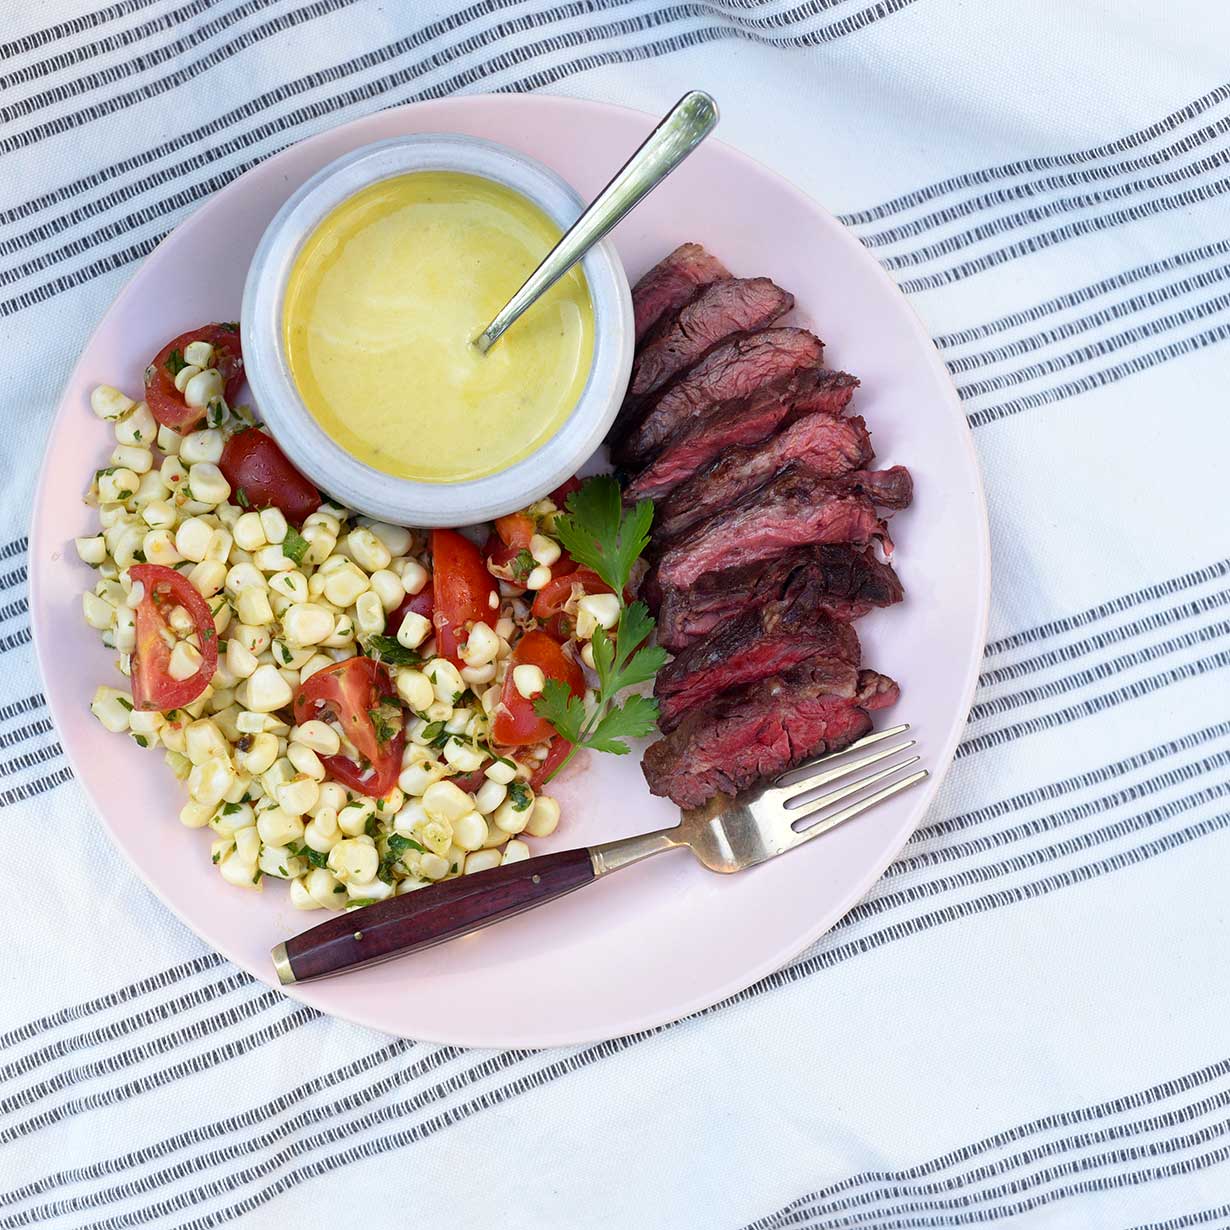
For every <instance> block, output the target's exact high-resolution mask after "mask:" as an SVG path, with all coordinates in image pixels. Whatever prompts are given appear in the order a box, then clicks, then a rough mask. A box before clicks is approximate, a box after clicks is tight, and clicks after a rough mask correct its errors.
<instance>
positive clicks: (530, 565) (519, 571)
mask: <svg viewBox="0 0 1230 1230" xmlns="http://www.w3.org/2000/svg"><path fill="white" fill-rule="evenodd" d="M509 567H510V568H511V569H512V578H513V580H514V581H516V582H517V584H518V585H520V584H522V583H523V582H524V581H525V579H526V577H528V576H529V575H530V573H531V572H533V571H534V569H535V568H537V567H538V561H537V560H536V559H535V558H534V557H533V556H532V555H531V554H530V553H529V552H528V551H527V550H526V549H525V548H524V547H522V548H521V550H520V551H518V552H517V554H516V555H514V556H513V557H512V559H511V560H510V561H509Z"/></svg>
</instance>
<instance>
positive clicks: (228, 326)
mask: <svg viewBox="0 0 1230 1230" xmlns="http://www.w3.org/2000/svg"><path fill="white" fill-rule="evenodd" d="M218 328H220V329H225V330H226V331H227V332H228V333H238V332H239V324H238V322H237V321H234V320H224V321H223V322H222V323H221V324H220V325H219V326H218Z"/></svg>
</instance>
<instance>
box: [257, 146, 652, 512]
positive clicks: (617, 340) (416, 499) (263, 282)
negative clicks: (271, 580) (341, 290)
mask: <svg viewBox="0 0 1230 1230" xmlns="http://www.w3.org/2000/svg"><path fill="white" fill-rule="evenodd" d="M410 171H462V172H466V173H468V174H471V175H479V176H482V177H484V178H486V179H490V180H495V181H496V182H497V183H501V184H504V185H506V186H508V187H509V188H512V189H514V190H515V191H517V192H520V193H521V194H522V195H523V196H525V197H527V198H528V199H529V200H531V201H533V202H534V204H536V205H537V206H538V207H539V208H540V209H542V210H543V212H544V213H546V214H547V215H548V217H550V218H551V219H552V220H553V221H555V222H556V223H558V225H559V226H560V227H561V228H564V229H566V228H567V227H569V226H570V225H571V224H572V223H573V222H574V221H575V220H576V218H577V216H578V215H579V214H580V212H581V209H582V201H581V198H580V197H579V196H578V195H577V193H576V192H575V191H574V190H573V189H572V188H571V187H569V185H568V184H567V183H565V181H564V180H563V179H561V178H560V177H559V176H558V175H556V174H555V172H554V171H552V170H550V169H548V168H547V167H545V166H543V164H542V163H540V162H537V161H535V159H533V158H530V157H527V156H526V155H525V154H521V153H518V152H517V151H516V150H513V149H510V148H508V147H507V146H504V145H497V144H495V143H494V142H492V141H483V140H480V139H479V138H477V137H467V136H460V135H453V134H447V133H423V134H419V135H416V136H408V137H395V138H393V139H392V140H389V141H379V142H377V143H376V144H374V145H367V146H364V147H363V148H362V149H357V150H355V151H354V152H353V153H350V154H347V155H345V156H344V157H342V158H339V159H337V161H336V162H331V163H330V164H329V165H328V166H326V167H323V168H322V169H321V170H320V171H318V172H317V173H316V174H315V175H313V176H312V178H311V179H309V180H308V181H307V182H306V183H305V184H303V186H302V187H301V188H299V189H298V191H297V192H295V193H294V194H293V195H292V196H291V197H290V199H289V200H288V201H287V202H286V203H285V204H284V205H283V206H282V208H281V209H279V210H278V212H277V214H276V215H275V216H274V218H273V221H272V222H270V224H269V227H268V229H267V230H266V231H265V234H264V236H263V237H262V239H261V241H260V245H259V246H258V247H257V249H256V255H255V256H254V257H253V259H252V264H251V266H250V267H249V269H248V277H247V282H246V283H245V285H244V292H243V325H242V328H243V352H244V364H245V367H246V369H247V376H248V383H249V385H250V386H251V389H252V394H253V397H254V399H255V402H256V407H257V411H258V413H259V414H260V417H261V418H262V420H263V421H264V422H265V424H266V425H267V426H268V428H269V430H270V431H271V432H272V433H273V435H274V437H275V438H276V440H277V442H278V443H279V444H280V445H281V446H282V449H283V450H284V451H285V453H286V455H287V456H288V457H289V458H290V459H291V461H293V462H294V463H295V465H296V466H297V467H298V468H299V469H300V470H301V471H302V472H303V473H304V474H306V475H307V476H308V478H310V479H311V480H312V481H313V482H314V483H315V484H316V485H317V486H318V487H320V488H321V489H322V490H323V491H325V492H327V493H328V494H329V495H331V496H333V497H334V498H335V499H337V500H340V501H341V502H342V503H343V504H346V505H348V506H349V507H351V508H355V509H358V510H359V511H360V512H364V513H367V514H369V515H370V516H373V517H378V518H380V519H381V520H384V521H391V522H394V523H396V524H399V525H423V526H428V525H450V526H453V525H469V524H473V523H474V522H478V521H489V520H491V519H492V518H493V517H498V516H501V515H502V514H504V513H508V512H513V511H515V510H516V509H518V508H524V507H525V505H527V504H530V503H532V502H533V501H534V500H536V499H539V498H540V497H541V496H543V495H545V494H546V493H547V492H548V491H551V490H552V489H553V488H555V487H558V486H559V484H560V483H562V482H563V481H564V480H565V479H567V478H569V477H571V476H572V475H573V474H575V473H576V472H577V470H579V469H580V468H581V466H582V465H583V464H584V463H585V461H586V460H587V459H588V458H589V457H590V456H591V455H592V454H593V453H594V452H596V451H597V449H598V446H599V445H600V444H601V443H602V439H603V437H604V436H605V435H606V432H607V429H608V428H609V427H610V425H611V422H612V421H613V419H614V418H615V414H616V412H617V411H618V409H619V405H620V402H621V400H622V399H623V394H624V389H625V387H626V386H627V383H628V375H629V372H630V371H631V367H632V345H633V323H632V297H631V294H630V292H629V290H628V279H627V277H626V275H625V274H624V269H623V265H622V264H621V262H620V259H619V256H618V255H617V254H616V251H615V246H614V244H613V243H612V241H611V240H609V239H608V240H606V241H605V242H603V243H601V244H597V245H595V246H594V247H593V248H591V249H590V251H589V252H588V253H587V254H586V256H585V258H584V260H583V261H582V264H581V267H582V269H583V271H584V273H585V278H586V280H587V282H588V284H589V293H590V297H591V299H592V301H593V308H594V356H593V361H592V364H591V366H590V371H589V378H588V380H587V381H586V383H585V387H584V389H583V390H582V392H581V397H580V400H579V401H578V402H577V404H576V406H575V407H574V408H573V410H572V413H571V414H570V415H569V416H568V418H567V420H566V421H565V422H564V425H563V426H562V427H561V428H560V429H559V430H558V431H557V432H556V433H555V435H553V436H552V437H551V438H550V439H549V440H548V441H547V442H546V443H545V444H543V445H542V446H541V447H540V448H539V449H537V450H536V451H535V452H533V453H531V454H530V455H529V456H528V457H526V458H524V459H523V460H521V461H519V462H517V463H516V464H514V465H512V466H509V467H508V468H507V469H504V470H501V471H500V472H499V473H497V474H491V475H488V476H486V477H484V478H477V479H472V480H469V481H466V482H460V483H421V482H415V481H413V480H410V479H404V478H397V477H396V476H394V475H391V474H385V473H383V472H382V471H380V470H376V469H373V468H372V467H371V466H369V465H366V464H364V463H363V462H361V461H359V460H358V459H357V458H355V457H353V456H352V455H351V454H350V453H348V452H347V451H346V450H345V449H343V448H342V447H341V446H340V445H339V444H337V443H336V442H335V441H334V440H332V439H331V438H330V437H329V436H328V435H326V434H325V432H324V430H323V429H322V428H321V427H320V425H319V423H317V421H316V420H315V419H314V418H313V417H312V415H311V413H310V412H309V411H308V409H307V407H306V406H305V405H304V404H303V400H302V398H301V397H300V396H299V392H298V389H297V388H296V386H295V382H294V379H293V378H292V376H291V373H290V368H289V366H288V364H287V361H286V353H285V348H284V345H283V339H282V303H283V298H284V295H285V290H286V282H287V278H288V276H289V273H290V270H291V266H292V265H293V264H294V261H295V257H296V256H297V255H298V252H299V249H300V246H301V245H302V244H303V242H304V240H305V239H307V237H308V236H309V235H310V234H311V233H312V232H313V231H314V230H315V228H316V227H317V226H318V225H319V224H320V222H321V221H322V220H323V219H324V217H325V216H326V215H327V214H328V213H329V212H330V211H331V210H333V209H334V208H336V207H337V206H338V205H340V204H341V203H342V202H343V201H345V200H346V199H348V198H349V197H351V196H353V195H354V194H355V193H356V192H359V191H361V190H362V189H364V188H366V187H368V186H369V185H370V184H374V183H378V182H379V181H380V180H383V179H389V178H391V177H392V176H395V175H404V174H406V173H407V172H410ZM544 255H545V253H544ZM515 289H516V287H512V288H510V291H509V293H510V294H511V293H512V290H515ZM514 328H515V326H514Z"/></svg>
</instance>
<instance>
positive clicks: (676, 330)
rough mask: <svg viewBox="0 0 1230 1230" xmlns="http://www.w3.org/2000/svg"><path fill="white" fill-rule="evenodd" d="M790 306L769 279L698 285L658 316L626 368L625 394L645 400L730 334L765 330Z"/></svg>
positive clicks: (791, 300) (787, 297)
mask: <svg viewBox="0 0 1230 1230" xmlns="http://www.w3.org/2000/svg"><path fill="white" fill-rule="evenodd" d="M792 307H794V296H793V295H792V294H790V292H789V291H785V290H782V288H781V287H780V286H778V285H777V284H776V283H774V282H773V281H771V280H770V279H769V278H725V279H724V280H723V281H720V282H712V283H710V285H708V286H705V287H702V288H701V289H700V290H699V291H697V292H696V294H695V295H693V296H692V298H691V299H689V300H688V301H687V303H685V304H684V305H683V307H681V308H680V309H679V310H678V311H677V312H675V313H674V314H673V315H670V316H664V317H663V318H662V319H661V320H660V321H659V322H658V324H657V326H656V327H655V329H654V330H653V332H652V333H651V334H650V335H649V336H648V337H646V339H645V341H644V343H643V344H642V346H641V348H640V351H639V353H638V354H637V356H636V362H635V363H633V364H632V383H631V386H630V388H629V395H630V396H632V397H645V396H647V395H648V394H650V393H652V392H653V391H654V390H655V389H660V388H661V387H662V386H663V385H664V384H665V383H666V382H667V381H668V380H669V379H670V378H671V377H672V376H674V375H675V374H676V373H677V372H681V371H683V369H684V368H685V367H691V366H692V364H693V363H695V362H696V361H697V360H698V359H699V358H700V357H701V356H702V355H703V354H704V353H705V351H707V350H709V349H711V348H712V347H714V346H716V345H717V344H718V342H720V341H723V340H724V339H726V338H728V337H729V336H730V335H731V334H732V333H755V332H757V331H759V330H760V329H767V328H768V327H769V325H771V324H772V323H773V322H774V321H775V320H777V319H778V317H779V316H785V314H786V313H787V312H788V311H790V309H791V308H792Z"/></svg>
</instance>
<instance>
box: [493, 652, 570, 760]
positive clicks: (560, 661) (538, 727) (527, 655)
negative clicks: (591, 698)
mask: <svg viewBox="0 0 1230 1230" xmlns="http://www.w3.org/2000/svg"><path fill="white" fill-rule="evenodd" d="M525 663H529V664H531V665H533V666H537V667H539V668H540V669H541V670H542V673H543V674H544V675H545V676H546V677H547V678H548V679H561V680H563V682H564V683H566V684H567V685H568V690H569V691H570V692H571V693H572V694H573V696H583V695H584V694H585V676H584V675H583V674H582V673H581V668H580V667H579V666H578V665H577V664H576V663H575V662H574V661H573V660H572V659H571V658H569V657H566V656H565V654H564V651H563V650H562V649H561V648H560V647H559V645H558V644H557V643H556V642H555V641H554V640H552V639H551V637H549V636H548V635H547V634H546V633H545V632H539V631H537V630H534V631H532V632H527V633H526V634H525V635H524V636H523V637H522V638H521V639H520V640H519V641H518V642H517V647H516V648H515V649H514V650H513V652H512V657H511V658H510V659H509V663H508V674H507V675H505V677H504V688H503V691H501V693H500V703H499V705H498V706H497V708H496V711H495V721H494V722H492V724H491V738H492V739H493V740H494V741H495V742H496V743H499V744H502V745H503V746H505V747H518V746H520V745H521V744H524V743H541V742H543V740H544V739H549V738H551V736H552V735H553V734H554V733H555V728H554V727H553V726H552V725H551V723H550V722H548V721H546V720H545V719H543V718H540V717H539V716H538V714H536V713H535V712H534V701H533V700H532V699H529V698H527V697H524V696H522V695H521V693H520V692H518V691H517V685H516V683H515V682H514V681H513V670H514V668H516V667H518V666H521V665H523V664H525Z"/></svg>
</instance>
